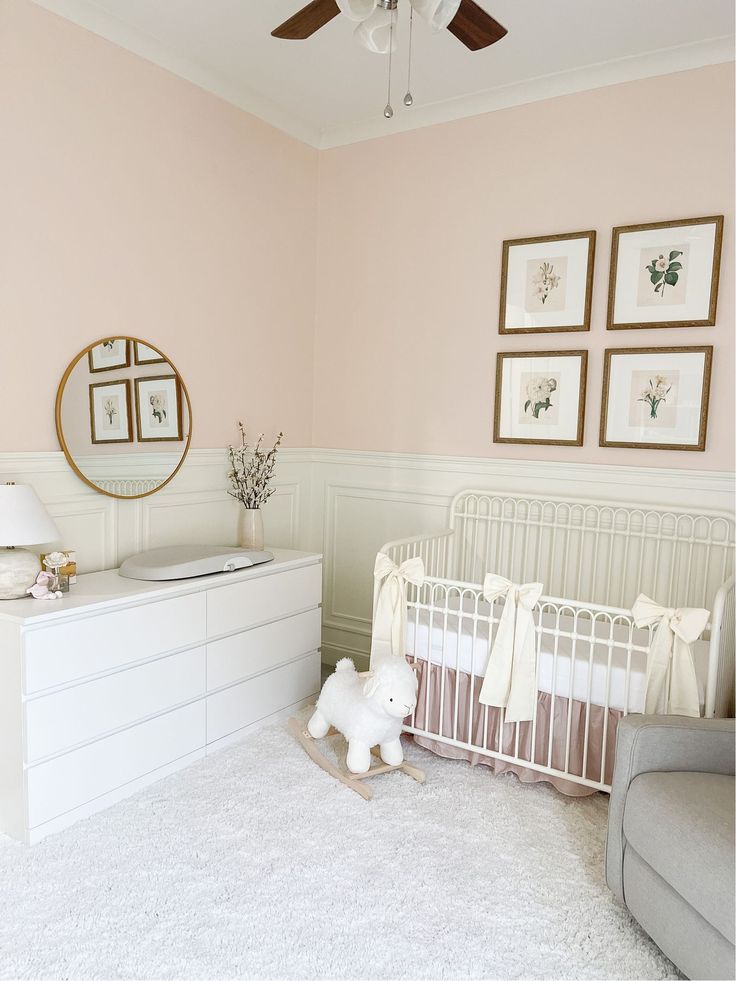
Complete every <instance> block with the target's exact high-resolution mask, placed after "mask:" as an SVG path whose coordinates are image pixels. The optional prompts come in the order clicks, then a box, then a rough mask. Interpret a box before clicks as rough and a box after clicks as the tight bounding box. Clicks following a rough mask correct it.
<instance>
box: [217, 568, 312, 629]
mask: <svg viewBox="0 0 736 981" xmlns="http://www.w3.org/2000/svg"><path fill="white" fill-rule="evenodd" d="M321 600H322V566H321V565H310V566H306V567H305V568H303V569H292V570H291V571H290V572H282V573H280V574H279V575H271V576H263V577H261V578H260V579H246V580H243V581H242V582H236V583H232V584H231V585H229V586H221V587H219V588H218V589H210V590H209V591H208V593H207V635H208V637H217V636H219V635H220V634H226V633H234V632H235V631H236V630H243V629H245V628H246V627H252V626H253V625H254V624H256V623H264V622H265V621H266V620H277V619H279V618H280V617H285V616H288V615H289V614H290V613H298V612H300V611H301V610H308V609H309V608H310V607H312V606H319V604H320V602H321Z"/></svg>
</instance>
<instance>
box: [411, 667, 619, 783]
mask: <svg viewBox="0 0 736 981" xmlns="http://www.w3.org/2000/svg"><path fill="white" fill-rule="evenodd" d="M416 663H417V666H418V669H419V670H418V672H417V675H418V679H419V692H418V696H417V699H418V700H417V708H416V714H415V724H416V728H417V729H427V730H429V731H430V732H435V733H438V734H440V735H442V736H445V737H446V738H449V739H453V738H455V739H458V740H460V741H462V742H469V743H472V744H473V745H474V746H484V745H485V746H486V747H487V748H488V749H493V750H496V749H497V747H498V735H499V733H498V730H499V726H501V725H503V733H502V752H504V753H506V754H507V755H509V756H516V755H518V758H519V759H520V760H531V759H532V753H531V749H532V723H531V722H521V723H519V749H518V754H517V752H516V725H515V724H514V723H505V724H503V723H502V718H503V711H504V710H503V709H500V708H494V707H492V706H490V705H489V706H486V705H481V704H480V702H479V701H478V694H479V692H480V689H481V685H482V684H483V679H482V678H478V677H475V678H474V679H473V700H472V712H471V711H469V708H468V706H469V704H470V688H471V676H470V675H469V674H465V673H464V672H459V673H458V672H455V671H454V670H452V669H450V668H445V671H444V674H445V683H444V696H443V693H442V667H441V666H440V665H437V664H433V665H431V667H429V671H428V670H427V668H428V665H427V662H426V661H422V660H419V661H417V662H416ZM456 679H459V682H457V681H456ZM428 686H429V700H427V698H428V696H427V687H428ZM456 688H457V689H459V690H458V698H457V703H458V704H457V729H456V728H455V693H456ZM569 704H570V702H569V700H568V699H567V698H562V697H561V696H559V695H557V696H556V697H555V700H554V727H553V732H554V735H553V739H552V747H551V759H550V745H549V734H550V714H551V712H552V696H551V695H550V694H549V693H548V692H538V693H537V728H536V733H535V752H534V762H536V763H541V764H543V765H545V766H552V767H554V768H555V769H559V770H564V769H565V747H566V743H567V725H568V719H567V715H568V706H569ZM441 705H442V713H441V715H442V718H441V719H440V706H441ZM606 711H607V718H608V725H607V728H606V735H605V743H606V760H605V773H604V782H605V783H608V784H610V783H611V778H612V776H613V761H614V749H615V745H616V727H617V726H618V720H619V719H620V718H621V716H622V715H623V712H621V711H619V710H618V709H610V708H609V709H608V710H606V709H604V708H603V707H602V706H600V705H591V707H590V723H589V726H588V752H587V758H586V762H585V771H586V772H585V776H586V777H587V778H588V779H589V780H596V781H599V780H600V779H601V757H602V746H603V729H604V723H605V719H606ZM486 712H487V716H486ZM471 715H472V718H470V716H471ZM586 715H587V706H586V704H585V702H580V701H577V700H576V699H573V700H572V708H571V709H570V730H571V737H570V757H569V761H568V767H567V772H568V773H572V774H574V775H575V776H582V775H583V758H584V750H585V722H586ZM484 722H485V727H486V732H485V741H484V738H483V737H484V733H483V728H484ZM469 724H470V729H469V728H468V727H469ZM414 739H415V740H416V742H417V743H418V744H419V745H420V746H424V747H425V748H426V749H429V750H431V751H432V752H433V753H436V754H437V755H438V756H444V757H447V758H449V759H463V760H468V761H469V762H470V763H471V764H472V765H475V764H476V763H481V764H483V765H484V766H488V767H490V768H491V769H492V770H493V771H494V772H495V773H506V772H509V771H510V772H512V773H515V774H516V775H517V777H518V778H519V779H520V780H521V781H522V782H523V783H533V782H536V781H540V780H541V781H546V782H548V783H551V784H552V785H553V786H554V787H555V788H556V789H557V790H559V791H560V792H561V793H563V794H567V795H568V796H569V797H587V796H589V795H590V794H594V793H596V791H595V790H594V789H593V788H591V787H585V786H583V784H579V783H574V782H573V781H571V780H565V779H564V777H556V776H552V775H551V774H548V773H542V772H540V771H539V770H532V769H529V768H528V767H525V766H524V765H523V764H522V763H507V762H505V761H503V760H496V759H493V758H492V757H490V756H484V755H483V754H482V753H475V752H473V751H472V750H468V749H463V748H461V747H459V746H451V745H449V744H448V743H443V742H440V741H439V740H437V739H432V738H431V737H430V736H418V735H415V736H414Z"/></svg>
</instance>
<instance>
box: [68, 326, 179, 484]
mask: <svg viewBox="0 0 736 981" xmlns="http://www.w3.org/2000/svg"><path fill="white" fill-rule="evenodd" d="M111 337H115V338H119V339H120V340H126V341H130V342H131V343H137V344H143V345H145V346H146V347H148V348H150V349H151V350H152V351H157V352H158V353H159V354H160V355H161V357H162V358H163V359H164V360H165V361H166V362H167V363H168V364H169V365H170V366H171V370H172V371H173V372H174V374H175V375H176V377H177V379H178V381H179V385H180V387H181V390H182V392H183V394H184V398H185V399H186V406H187V413H188V416H189V426H188V429H189V432H188V433H187V438H186V445H185V446H184V449H183V451H182V454H181V459H180V460H179V462H178V464H177V465H176V467H175V468H174V470H172V472H171V473H170V474H169V476H168V477H167V478H166V480H164V481H162V483H160V484H159V485H158V487H154V488H153V490H149V491H145V492H144V493H143V494H113V493H112V492H111V491H107V490H104V489H103V488H102V487H100V486H98V485H97V484H95V483H93V482H92V481H91V480H90V479H89V478H88V477H86V476H85V475H84V474H83V473H82V471H81V470H80V469H79V467H78V466H77V465H76V463H75V462H74V457H73V456H72V454H71V451H70V449H69V447H68V445H67V442H66V440H65V439H64V430H63V428H62V425H61V402H62V399H63V397H64V389H65V388H66V383H67V381H68V380H69V376H70V375H71V373H72V371H74V369H75V368H76V366H77V365H78V364H79V362H80V361H81V360H82V359H83V358H86V357H88V355H89V353H90V351H92V349H93V348H95V347H97V346H98V345H99V344H102V342H103V341H107V340H110V338H111ZM54 419H55V422H56V436H57V439H58V440H59V445H60V446H61V448H62V450H63V451H64V456H65V457H66V461H67V463H68V464H69V466H70V467H71V468H72V470H73V471H74V473H75V474H76V475H77V477H79V479H80V480H82V481H84V483H85V484H87V486H88V487H91V488H92V490H94V491H97V493H98V494H104V495H105V497H113V498H115V499H116V500H119V501H137V500H140V499H141V498H142V497H150V496H151V494H156V493H157V492H158V491H160V490H162V488H164V487H166V485H167V484H169V483H171V481H172V480H173V479H174V477H176V475H177V474H178V473H179V471H180V470H181V468H182V465H183V463H184V461H185V460H186V458H187V454H188V453H189V447H190V445H191V442H192V403H191V400H190V398H189V392H188V391H187V386H186V385H185V384H184V379H183V378H182V377H181V373H180V372H179V369H178V368H177V367H176V365H175V364H174V362H173V361H172V360H171V358H169V357H168V355H166V354H164V352H163V351H162V350H161V348H160V347H157V346H156V345H155V344H151V343H150V341H145V340H143V338H142V337H133V336H131V335H130V334H124V335H123V334H108V335H107V336H106V337H100V338H98V339H97V340H96V341H93V342H92V343H91V344H88V345H87V347H85V348H84V350H82V351H80V352H79V354H78V355H77V356H76V357H75V358H74V359H73V360H72V361H70V362H69V364H68V365H67V367H66V370H65V372H64V374H63V375H62V376H61V381H60V382H59V387H58V389H57V391H56V403H55V406H54Z"/></svg>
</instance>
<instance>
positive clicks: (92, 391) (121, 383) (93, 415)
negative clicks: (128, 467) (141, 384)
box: [89, 378, 133, 446]
mask: <svg viewBox="0 0 736 981" xmlns="http://www.w3.org/2000/svg"><path fill="white" fill-rule="evenodd" d="M100 388H110V389H113V388H120V389H122V390H123V391H122V395H123V398H122V401H123V404H124V405H125V416H126V422H127V426H126V427H125V428H126V430H127V435H126V436H121V437H120V439H99V438H98V433H99V431H100V429H101V426H102V425H104V423H102V424H101V426H98V415H99V412H100V411H102V412H103V413H104V412H106V409H105V408H104V406H103V407H100V406H98V405H97V404H96V401H95V399H96V392H97V389H100ZM119 394H120V393H119ZM113 412H115V413H117V412H118V409H117V408H113V407H111V409H110V413H111V414H110V416H109V418H110V422H112V413H113ZM89 428H90V440H91V442H92V443H93V444H95V445H103V446H104V445H106V444H108V443H132V442H133V416H132V402H131V394H130V379H129V378H118V379H116V380H115V381H104V382H94V383H93V384H91V385H90V386H89Z"/></svg>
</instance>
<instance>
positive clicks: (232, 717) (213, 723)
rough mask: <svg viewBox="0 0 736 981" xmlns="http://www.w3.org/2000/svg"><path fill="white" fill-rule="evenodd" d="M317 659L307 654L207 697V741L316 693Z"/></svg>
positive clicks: (317, 682)
mask: <svg viewBox="0 0 736 981" xmlns="http://www.w3.org/2000/svg"><path fill="white" fill-rule="evenodd" d="M319 683H320V657H319V654H310V655H308V656H307V657H304V658H301V660H299V661H294V662H292V663H291V664H284V665H282V667H280V668H276V669H275V670H274V671H269V672H268V674H260V675H258V677H256V678H251V679H250V680H249V681H243V682H242V683H241V684H239V685H234V686H233V687H232V688H226V689H225V690H224V691H220V692H216V693H215V694H214V695H208V696H207V742H208V743H211V742H214V741H215V740H216V739H222V737H223V736H227V735H229V734H230V733H232V732H236V731H237V730H238V729H242V728H243V727H244V726H247V725H250V724H251V723H252V722H257V721H258V720H259V719H265V717H266V716H267V715H272V714H273V713H274V712H278V711H279V710H280V709H283V708H286V707H287V706H289V705H292V704H293V703H294V702H298V701H299V700H300V699H302V698H307V697H308V696H309V695H314V694H315V693H316V692H318V691H319Z"/></svg>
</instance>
